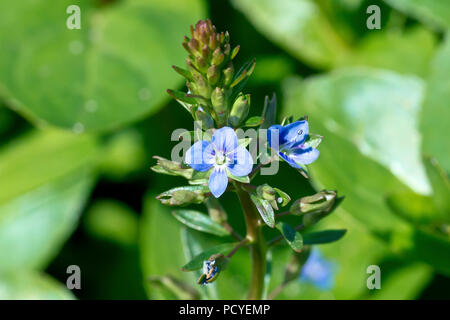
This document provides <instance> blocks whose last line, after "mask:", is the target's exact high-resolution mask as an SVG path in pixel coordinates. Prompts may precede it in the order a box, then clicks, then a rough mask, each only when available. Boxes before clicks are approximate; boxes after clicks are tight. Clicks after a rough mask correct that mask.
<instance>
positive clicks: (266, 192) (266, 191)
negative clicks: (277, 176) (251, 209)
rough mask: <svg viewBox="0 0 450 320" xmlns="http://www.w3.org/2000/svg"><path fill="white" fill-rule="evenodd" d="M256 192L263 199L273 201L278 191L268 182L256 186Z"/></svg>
mask: <svg viewBox="0 0 450 320" xmlns="http://www.w3.org/2000/svg"><path fill="white" fill-rule="evenodd" d="M256 193H257V194H258V195H259V196H260V197H261V198H263V199H265V200H269V201H273V200H275V199H276V197H277V193H276V191H275V189H274V188H272V187H271V186H269V185H268V184H263V185H260V186H259V187H258V188H256Z"/></svg>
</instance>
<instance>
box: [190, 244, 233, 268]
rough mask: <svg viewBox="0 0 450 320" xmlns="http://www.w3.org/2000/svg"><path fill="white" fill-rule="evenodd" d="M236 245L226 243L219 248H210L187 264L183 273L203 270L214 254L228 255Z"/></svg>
mask: <svg viewBox="0 0 450 320" xmlns="http://www.w3.org/2000/svg"><path fill="white" fill-rule="evenodd" d="M235 246H236V243H224V244H220V245H218V246H215V247H212V248H208V249H206V250H205V251H203V252H202V253H199V254H198V255H196V256H195V257H193V258H192V260H191V261H189V262H188V263H187V264H185V265H184V266H183V268H182V270H183V271H195V270H198V269H201V268H202V266H203V261H205V260H208V259H209V257H211V256H212V255H213V254H220V253H221V254H226V253H229V252H230V251H231V250H232V249H233V248H234V247H235Z"/></svg>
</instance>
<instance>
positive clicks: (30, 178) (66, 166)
mask: <svg viewBox="0 0 450 320" xmlns="http://www.w3.org/2000/svg"><path fill="white" fill-rule="evenodd" d="M96 151H97V149H96V140H95V139H94V138H92V137H90V136H86V135H82V136H76V135H74V134H71V133H66V132H63V131H60V130H55V131H54V130H50V131H39V132H38V131H31V132H29V133H27V134H25V135H24V136H22V137H20V138H19V139H15V140H14V141H12V142H11V143H9V144H8V145H6V146H5V147H3V148H1V149H0V180H1V181H4V182H6V181H7V183H2V184H1V185H0V204H1V203H4V202H6V201H8V200H10V199H12V198H14V197H16V196H19V195H21V194H23V193H25V192H28V191H30V190H32V189H35V188H37V187H40V186H42V185H43V184H45V183H48V182H51V181H54V180H56V179H58V178H60V177H63V176H65V175H67V174H71V173H72V172H74V171H75V170H77V169H79V168H81V167H84V166H86V165H92V163H93V161H95V157H96Z"/></svg>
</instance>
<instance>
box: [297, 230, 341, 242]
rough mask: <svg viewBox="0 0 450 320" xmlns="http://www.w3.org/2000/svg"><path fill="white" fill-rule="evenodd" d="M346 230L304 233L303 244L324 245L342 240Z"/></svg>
mask: <svg viewBox="0 0 450 320" xmlns="http://www.w3.org/2000/svg"><path fill="white" fill-rule="evenodd" d="M346 232H347V230H345V229H341V230H325V231H317V232H311V233H306V234H304V235H303V244H309V245H312V244H324V243H330V242H334V241H337V240H339V239H340V238H342V237H343V236H344V235H345V233H346Z"/></svg>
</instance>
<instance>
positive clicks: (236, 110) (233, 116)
mask: <svg viewBox="0 0 450 320" xmlns="http://www.w3.org/2000/svg"><path fill="white" fill-rule="evenodd" d="M249 110H250V95H249V94H246V95H243V94H241V95H239V96H238V97H237V99H236V101H235V102H234V104H233V107H232V108H231V112H230V123H231V125H232V126H233V127H237V126H239V124H240V123H241V122H242V121H243V120H244V119H245V118H246V117H247V115H248V111H249Z"/></svg>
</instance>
